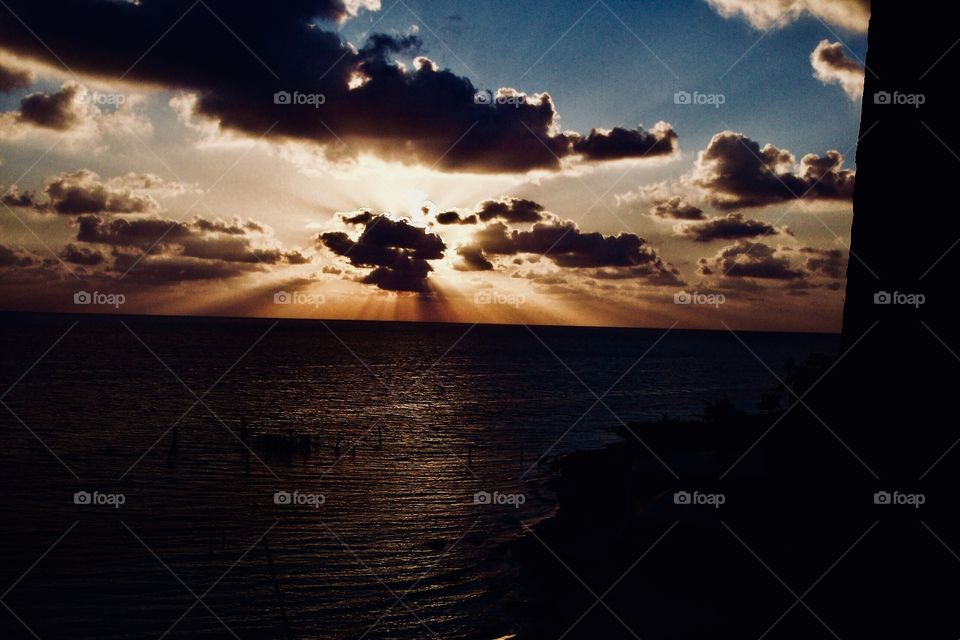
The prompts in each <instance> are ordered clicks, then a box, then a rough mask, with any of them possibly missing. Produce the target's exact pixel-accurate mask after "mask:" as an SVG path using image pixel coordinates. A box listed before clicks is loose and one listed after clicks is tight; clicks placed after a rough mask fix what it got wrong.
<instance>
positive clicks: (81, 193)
mask: <svg viewBox="0 0 960 640" xmlns="http://www.w3.org/2000/svg"><path fill="white" fill-rule="evenodd" d="M44 193H45V194H46V196H47V199H48V202H47V203H45V204H44V205H42V208H43V209H44V210H48V211H53V212H55V213H61V214H64V215H80V214H85V213H149V212H154V211H157V210H158V209H159V208H160V205H159V204H158V203H157V201H156V200H154V199H153V197H151V196H150V195H146V194H140V193H136V192H135V191H134V190H133V189H131V188H129V187H127V186H125V184H123V179H120V180H119V181H115V183H113V184H108V183H104V182H103V181H102V180H101V179H100V176H99V175H97V174H96V173H94V172H92V171H89V170H87V169H80V170H78V171H72V172H68V173H61V174H60V175H59V176H55V177H53V178H48V179H47V182H46V186H45V187H44Z"/></svg>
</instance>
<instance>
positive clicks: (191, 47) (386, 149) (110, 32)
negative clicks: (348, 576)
mask: <svg viewBox="0 0 960 640" xmlns="http://www.w3.org/2000/svg"><path fill="white" fill-rule="evenodd" d="M8 4H9V5H10V10H11V11H13V12H15V13H16V14H17V15H19V16H20V18H21V19H22V21H23V23H25V24H29V25H32V26H33V27H35V31H36V35H37V36H39V38H41V39H42V40H43V44H41V43H40V41H39V39H38V38H37V37H36V36H35V35H34V34H33V33H31V32H30V31H29V30H27V29H25V28H24V27H23V25H22V24H21V23H20V22H19V21H13V20H4V21H3V22H2V23H0V46H2V47H4V48H7V49H9V50H12V51H14V52H15V53H16V54H18V55H20V56H23V57H28V58H33V59H37V60H40V61H43V62H45V63H48V64H52V65H53V64H59V63H58V61H57V59H56V58H54V56H53V55H52V54H51V53H50V51H51V50H52V51H56V52H57V55H58V56H59V57H60V58H61V59H62V60H63V61H64V62H65V63H66V64H68V65H69V66H70V68H72V69H74V70H75V71H77V72H78V73H87V74H91V75H95V76H97V77H100V78H110V77H114V78H118V77H120V76H121V75H124V74H126V73H127V71H128V69H129V74H127V75H126V80H127V81H130V82H140V83H144V84H150V85H154V86H157V85H159V86H163V87H166V88H168V89H174V90H177V91H179V92H181V93H182V95H184V96H189V99H186V98H185V99H184V100H181V101H180V102H179V103H178V107H179V109H180V111H179V115H180V116H181V118H185V119H188V120H190V119H195V120H196V121H198V122H202V123H205V125H206V126H210V127H213V128H214V129H215V130H217V131H222V132H226V133H228V134H238V135H240V136H245V137H248V138H260V137H265V138H267V139H269V140H271V141H274V142H277V143H279V144H285V143H291V142H292V143H298V144H303V145H308V146H316V145H319V146H321V147H323V148H325V149H327V150H329V151H331V152H333V153H335V154H339V155H343V153H344V149H346V153H347V154H348V155H354V154H364V153H370V154H375V155H377V156H379V157H380V158H384V159H387V160H391V161H396V162H401V163H404V164H419V165H424V166H428V167H433V168H435V169H437V170H441V171H461V172H463V171H466V172H476V173H524V172H528V171H531V170H536V169H541V170H557V169H560V168H561V167H562V166H563V163H564V161H565V160H568V159H569V160H570V161H571V162H572V161H575V160H578V159H579V160H582V161H596V160H608V159H619V158H640V157H644V156H647V157H651V156H658V155H663V154H665V153H672V151H673V147H674V141H675V138H676V133H674V132H673V131H672V129H671V128H670V127H669V125H658V126H657V127H655V128H654V129H653V130H652V131H650V132H646V131H643V130H642V129H639V128H638V129H632V130H630V129H622V128H616V129H611V130H609V131H606V130H595V131H593V132H592V133H590V134H588V135H586V136H581V135H579V134H576V133H563V132H561V131H560V128H559V116H558V114H557V110H556V106H555V104H554V101H553V98H552V97H551V96H550V94H549V93H546V92H540V93H531V94H526V93H522V92H519V91H516V90H514V89H510V88H500V89H498V90H497V91H496V94H495V95H491V94H485V95H489V96H490V99H489V100H479V99H478V94H479V93H480V92H479V91H478V88H477V87H475V86H474V85H473V83H472V82H471V81H470V80H469V79H467V78H465V77H461V76H458V75H456V74H454V73H453V72H451V71H450V70H449V69H441V68H439V67H438V65H436V64H435V63H433V62H431V61H429V60H427V59H426V58H424V57H423V56H422V55H421V49H422V43H421V41H420V39H419V37H418V36H417V35H416V34H411V35H406V36H399V35H387V34H382V33H379V34H373V35H370V36H369V37H368V38H367V39H366V41H365V42H363V43H362V44H358V45H356V46H354V45H352V44H350V43H348V42H344V41H343V40H342V39H341V37H340V34H339V33H338V32H336V31H334V30H332V29H328V28H326V25H324V24H323V21H328V22H336V21H342V20H343V19H346V18H348V17H350V16H351V15H352V14H353V12H355V11H357V10H359V8H361V7H373V6H377V4H378V3H376V2H373V1H366V2H358V1H356V0H350V1H349V2H342V1H339V0H290V1H288V2H274V3H260V4H257V5H256V6H254V5H250V4H249V3H242V2H235V1H234V0H207V1H206V2H204V3H203V4H202V5H198V6H197V7H195V8H193V10H189V11H188V9H190V4H189V3H186V2H185V1H183V0H170V1H167V2H140V3H136V4H133V3H129V2H104V1H102V0H49V1H48V2H44V3H37V2H35V0H9V1H8ZM318 20H319V21H320V22H318ZM221 21H222V22H221ZM174 23H176V28H174V29H171V30H170V31H169V32H168V33H167V34H166V35H165V37H163V38H162V39H160V40H157V25H170V24H174ZM224 25H229V29H227V28H225V27H224ZM145 42H154V43H156V44H155V46H154V47H153V49H152V50H151V51H150V53H149V55H146V56H143V49H144V43H145ZM47 47H49V49H48V48H47ZM396 58H400V59H414V58H416V59H417V60H418V61H417V62H415V63H414V64H413V65H412V66H409V65H406V64H401V63H398V62H397V61H396ZM131 61H137V62H136V64H134V65H133V66H132V67H131ZM283 92H286V93H283ZM295 93H296V95H298V96H300V97H303V96H314V97H315V99H311V100H309V101H308V100H304V101H302V102H300V101H298V100H295V99H294V97H295V96H294V94H295ZM275 95H278V96H279V97H278V98H277V99H275ZM287 95H289V96H290V100H286V99H284V96H287ZM321 95H322V96H323V99H322V104H321V101H320V99H319V96H321ZM48 101H49V100H48ZM37 102H38V104H39V103H40V102H42V101H41V100H40V99H39V98H38V99H37ZM46 111H47V112H50V111H53V112H54V113H56V110H52V109H49V108H48V109H47V110H46ZM35 119H36V118H35ZM44 121H45V122H47V123H48V124H52V125H56V126H66V125H67V122H68V119H65V118H63V117H61V118H56V117H54V116H53V115H48V116H47V117H46V118H45V120H44ZM198 126H203V125H198ZM268 131H269V133H267V132H268ZM341 141H343V142H344V143H345V144H346V146H345V147H343V148H342V145H341Z"/></svg>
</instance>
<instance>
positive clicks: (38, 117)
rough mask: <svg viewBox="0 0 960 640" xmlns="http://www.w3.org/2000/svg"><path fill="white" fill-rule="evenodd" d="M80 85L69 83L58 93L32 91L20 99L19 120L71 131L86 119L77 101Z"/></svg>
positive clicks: (38, 125) (46, 127) (47, 127)
mask: <svg viewBox="0 0 960 640" xmlns="http://www.w3.org/2000/svg"><path fill="white" fill-rule="evenodd" d="M79 92H80V85H78V84H76V83H67V84H65V85H64V86H63V88H62V89H61V90H60V91H58V92H56V93H31V94H30V95H28V96H26V97H25V98H23V99H22V100H21V101H20V114H19V115H18V116H17V120H18V121H19V122H22V123H24V124H32V125H34V126H37V127H43V128H45V129H54V130H56V131H69V130H70V129H72V128H74V127H75V126H77V125H79V124H81V123H82V122H83V120H84V114H83V111H82V110H81V109H80V108H78V105H77V103H76V98H77V94H78V93H79Z"/></svg>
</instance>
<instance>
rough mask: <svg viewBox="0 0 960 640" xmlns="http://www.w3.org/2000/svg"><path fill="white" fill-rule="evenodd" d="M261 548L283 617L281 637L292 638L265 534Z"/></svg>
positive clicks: (290, 639)
mask: <svg viewBox="0 0 960 640" xmlns="http://www.w3.org/2000/svg"><path fill="white" fill-rule="evenodd" d="M263 550H264V551H266V552H267V564H268V565H270V575H271V576H272V577H273V592H274V593H275V594H276V595H277V604H279V605H280V616H281V617H282V618H283V637H284V638H286V639H287V640H293V636H292V635H291V634H290V622H289V621H288V620H287V608H286V607H284V606H283V594H282V593H281V592H280V581H279V580H277V570H276V569H275V568H274V566H273V554H271V553H270V541H269V540H267V536H263Z"/></svg>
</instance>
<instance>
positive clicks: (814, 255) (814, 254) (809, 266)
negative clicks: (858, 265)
mask: <svg viewBox="0 0 960 640" xmlns="http://www.w3.org/2000/svg"><path fill="white" fill-rule="evenodd" d="M784 251H796V252H797V253H799V254H800V255H801V256H802V257H803V258H804V263H803V266H804V268H805V269H806V270H807V271H808V272H809V273H810V274H812V275H821V276H825V277H827V278H837V279H839V278H842V277H843V276H844V274H845V273H846V270H847V252H846V251H844V250H842V249H817V248H815V247H800V248H799V249H784Z"/></svg>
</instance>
